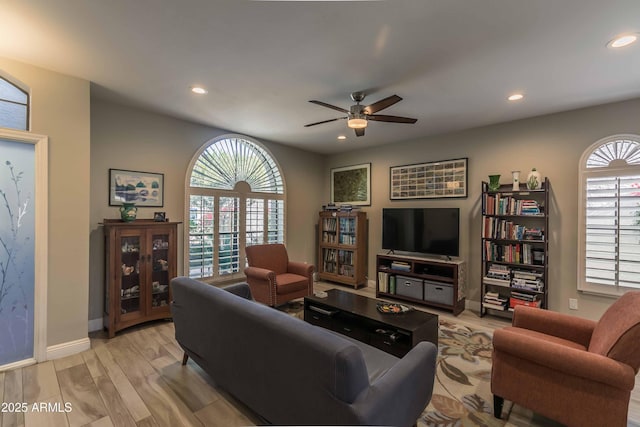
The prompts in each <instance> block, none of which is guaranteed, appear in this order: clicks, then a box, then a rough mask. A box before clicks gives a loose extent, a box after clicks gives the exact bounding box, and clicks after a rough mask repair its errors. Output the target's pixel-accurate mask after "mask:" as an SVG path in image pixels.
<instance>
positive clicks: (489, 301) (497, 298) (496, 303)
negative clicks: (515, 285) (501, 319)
mask: <svg viewBox="0 0 640 427" xmlns="http://www.w3.org/2000/svg"><path fill="white" fill-rule="evenodd" d="M508 303H509V298H508V297H504V296H502V295H500V294H499V293H498V292H487V293H485V294H484V297H483V298H482V304H483V305H484V306H485V307H486V308H491V309H493V310H501V311H504V310H506V309H507V304H508Z"/></svg>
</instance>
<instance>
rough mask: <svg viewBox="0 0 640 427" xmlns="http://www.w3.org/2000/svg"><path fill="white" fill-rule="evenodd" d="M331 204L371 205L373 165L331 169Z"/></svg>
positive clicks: (365, 164) (366, 164)
mask: <svg viewBox="0 0 640 427" xmlns="http://www.w3.org/2000/svg"><path fill="white" fill-rule="evenodd" d="M331 203H340V204H351V205H361V206H370V205H371V163H364V164H361V165H354V166H344V167H341V168H335V169H331Z"/></svg>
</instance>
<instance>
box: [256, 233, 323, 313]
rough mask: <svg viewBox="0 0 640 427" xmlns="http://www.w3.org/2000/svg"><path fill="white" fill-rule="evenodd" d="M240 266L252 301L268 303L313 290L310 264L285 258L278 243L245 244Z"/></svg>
mask: <svg viewBox="0 0 640 427" xmlns="http://www.w3.org/2000/svg"><path fill="white" fill-rule="evenodd" d="M246 253H247V261H248V262H249V267H247V268H245V269H244V274H245V275H246V276H247V283H249V287H250V288H251V294H252V295H253V298H254V299H255V300H256V301H259V302H261V303H264V304H267V305H270V306H272V307H275V306H278V305H281V304H284V303H285V302H287V301H291V300H292V299H296V298H302V297H305V296H307V295H311V294H312V293H313V265H310V264H305V263H302V262H295V261H289V256H288V254H287V249H286V248H285V246H284V245H282V244H268V245H254V246H247V248H246Z"/></svg>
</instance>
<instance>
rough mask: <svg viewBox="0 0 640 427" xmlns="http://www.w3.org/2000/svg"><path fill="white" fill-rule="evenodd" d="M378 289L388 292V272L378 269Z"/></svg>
mask: <svg viewBox="0 0 640 427" xmlns="http://www.w3.org/2000/svg"><path fill="white" fill-rule="evenodd" d="M378 291H380V292H384V293H388V292H389V273H386V272H384V271H378Z"/></svg>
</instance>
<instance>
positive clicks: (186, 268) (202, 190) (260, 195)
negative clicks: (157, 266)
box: [183, 134, 287, 283]
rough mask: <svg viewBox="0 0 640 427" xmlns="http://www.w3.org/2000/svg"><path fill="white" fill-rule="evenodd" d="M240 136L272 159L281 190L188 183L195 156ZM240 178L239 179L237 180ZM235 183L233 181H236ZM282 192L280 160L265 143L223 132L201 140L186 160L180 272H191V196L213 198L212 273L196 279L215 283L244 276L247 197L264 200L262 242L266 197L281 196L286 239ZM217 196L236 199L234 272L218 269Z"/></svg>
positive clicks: (266, 206) (283, 189)
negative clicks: (236, 228)
mask: <svg viewBox="0 0 640 427" xmlns="http://www.w3.org/2000/svg"><path fill="white" fill-rule="evenodd" d="M234 138H235V139H240V140H245V141H247V142H248V143H250V144H254V145H256V146H257V147H258V148H260V149H261V150H262V151H263V152H264V153H262V154H266V155H267V156H269V157H270V160H271V161H272V162H273V165H274V167H275V168H276V169H277V172H278V174H279V175H280V179H281V181H282V193H269V192H262V191H260V192H255V191H251V190H250V189H245V187H248V185H246V184H245V185H236V187H235V188H234V189H231V190H229V189H219V188H208V187H200V186H198V187H192V186H191V174H192V173H193V169H194V167H195V165H196V163H197V162H198V160H199V159H200V156H201V155H202V154H203V153H204V152H205V151H206V150H207V149H208V148H209V147H210V146H212V145H214V144H216V143H218V142H220V141H223V140H226V139H234ZM240 182H243V181H240ZM236 184H237V183H236ZM286 193H287V187H286V182H285V179H284V174H283V172H282V167H281V166H280V164H279V163H278V161H277V159H276V158H275V156H274V155H273V154H272V153H271V151H270V150H269V149H267V147H265V146H264V145H263V144H261V143H260V142H258V141H256V140H255V139H253V138H251V137H248V136H246V135H240V134H225V135H220V136H218V137H215V138H213V139H211V140H209V141H207V142H206V143H204V144H203V145H202V147H200V149H199V150H198V151H197V152H196V153H195V154H194V156H193V158H192V159H191V162H190V163H189V167H188V169H187V173H186V176H185V202H184V207H185V218H186V220H185V232H184V238H183V242H184V247H185V250H184V259H183V274H184V275H185V276H190V274H191V267H190V245H189V237H190V236H191V233H190V224H189V221H190V219H191V216H190V214H191V211H190V207H191V196H192V195H194V196H208V197H213V198H214V204H215V207H214V213H213V214H214V229H213V241H214V242H213V244H214V251H213V267H212V268H213V275H212V276H205V277H202V278H199V279H198V280H203V281H206V282H209V283H218V282H227V281H232V280H237V279H243V278H244V277H245V275H244V267H245V266H246V265H247V261H246V253H245V247H246V237H247V223H246V222H247V200H249V199H262V200H264V209H265V211H264V218H263V223H264V227H263V228H264V229H263V234H264V242H265V243H266V242H268V238H269V235H268V232H269V230H268V218H269V215H268V207H269V201H270V200H282V202H283V204H282V215H283V221H282V242H283V243H285V244H286V240H287V232H286V231H287V215H286V211H287V202H286ZM221 197H237V198H238V199H239V207H240V208H239V213H238V215H239V218H238V221H239V226H238V231H237V233H238V245H239V250H238V271H237V272H234V273H229V274H224V275H221V274H220V273H219V259H218V258H219V253H218V251H216V250H215V248H216V246H217V247H219V246H220V237H219V232H220V229H219V226H220V211H219V200H220V198H221Z"/></svg>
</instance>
